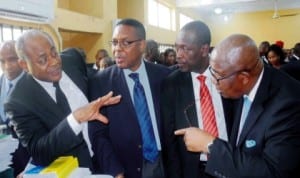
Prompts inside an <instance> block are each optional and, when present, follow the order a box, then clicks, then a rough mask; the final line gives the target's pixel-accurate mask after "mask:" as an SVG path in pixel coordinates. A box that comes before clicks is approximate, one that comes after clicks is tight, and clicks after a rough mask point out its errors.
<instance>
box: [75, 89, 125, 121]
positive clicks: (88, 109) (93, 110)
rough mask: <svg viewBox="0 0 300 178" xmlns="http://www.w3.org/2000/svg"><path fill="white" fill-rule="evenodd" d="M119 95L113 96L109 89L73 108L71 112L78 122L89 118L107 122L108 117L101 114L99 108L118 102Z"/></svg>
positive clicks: (89, 119)
mask: <svg viewBox="0 0 300 178" xmlns="http://www.w3.org/2000/svg"><path fill="white" fill-rule="evenodd" d="M120 100H121V95H118V96H113V92H112V91H110V92H109V93H108V94H106V95H104V96H102V97H99V98H98V99H96V100H94V101H92V102H90V103H89V104H87V105H85V106H83V107H81V108H79V109H77V110H75V111H74V112H73V115H74V118H75V119H76V120H77V121H78V122H79V123H81V122H87V121H91V120H99V121H101V122H103V123H105V124H107V123H108V119H107V118H106V117H105V116H104V115H102V114H101V113H100V112H99V110H100V108H101V107H102V106H109V105H113V104H116V103H119V102H120Z"/></svg>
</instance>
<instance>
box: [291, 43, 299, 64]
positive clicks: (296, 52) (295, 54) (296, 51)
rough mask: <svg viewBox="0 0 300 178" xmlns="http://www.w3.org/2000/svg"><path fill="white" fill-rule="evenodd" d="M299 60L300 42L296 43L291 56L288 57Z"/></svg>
mask: <svg viewBox="0 0 300 178" xmlns="http://www.w3.org/2000/svg"><path fill="white" fill-rule="evenodd" d="M299 60H300V43H296V44H295V46H294V48H293V52H292V55H291V57H290V58H289V61H299Z"/></svg>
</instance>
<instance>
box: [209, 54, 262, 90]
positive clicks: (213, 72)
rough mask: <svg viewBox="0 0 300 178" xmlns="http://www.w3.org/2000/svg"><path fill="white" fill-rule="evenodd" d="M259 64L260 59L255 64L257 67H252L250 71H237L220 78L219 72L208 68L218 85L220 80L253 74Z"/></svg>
mask: <svg viewBox="0 0 300 178" xmlns="http://www.w3.org/2000/svg"><path fill="white" fill-rule="evenodd" d="M258 64H259V59H258V60H257V62H256V63H255V65H254V66H253V67H251V68H250V69H242V70H238V71H235V72H232V73H231V74H229V75H226V76H223V77H222V76H220V75H219V74H218V72H216V71H215V70H214V69H213V68H212V67H211V66H209V67H208V69H209V71H210V73H211V75H212V76H213V78H214V79H215V80H216V81H217V84H219V82H220V80H224V79H227V78H230V77H232V76H234V75H236V74H238V73H241V72H251V71H252V70H253V69H255V68H256V67H257V66H258ZM217 76H220V77H217Z"/></svg>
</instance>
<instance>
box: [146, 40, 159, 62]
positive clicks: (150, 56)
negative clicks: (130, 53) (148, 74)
mask: <svg viewBox="0 0 300 178" xmlns="http://www.w3.org/2000/svg"><path fill="white" fill-rule="evenodd" d="M144 57H145V59H146V60H147V61H148V62H152V63H155V64H157V63H158V62H157V61H158V58H159V50H158V44H157V42H156V41H154V40H151V39H150V40H146V49H145V55H144Z"/></svg>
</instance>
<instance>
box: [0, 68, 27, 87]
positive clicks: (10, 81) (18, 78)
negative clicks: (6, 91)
mask: <svg viewBox="0 0 300 178" xmlns="http://www.w3.org/2000/svg"><path fill="white" fill-rule="evenodd" d="M24 74H25V72H24V71H22V72H21V74H20V75H18V76H17V77H16V78H15V79H13V80H8V79H7V78H6V77H4V78H5V82H6V83H5V84H6V86H9V84H10V83H11V84H13V86H15V84H16V83H17V82H18V81H19V80H20V78H21V77H22V76H23V75H24Z"/></svg>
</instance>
